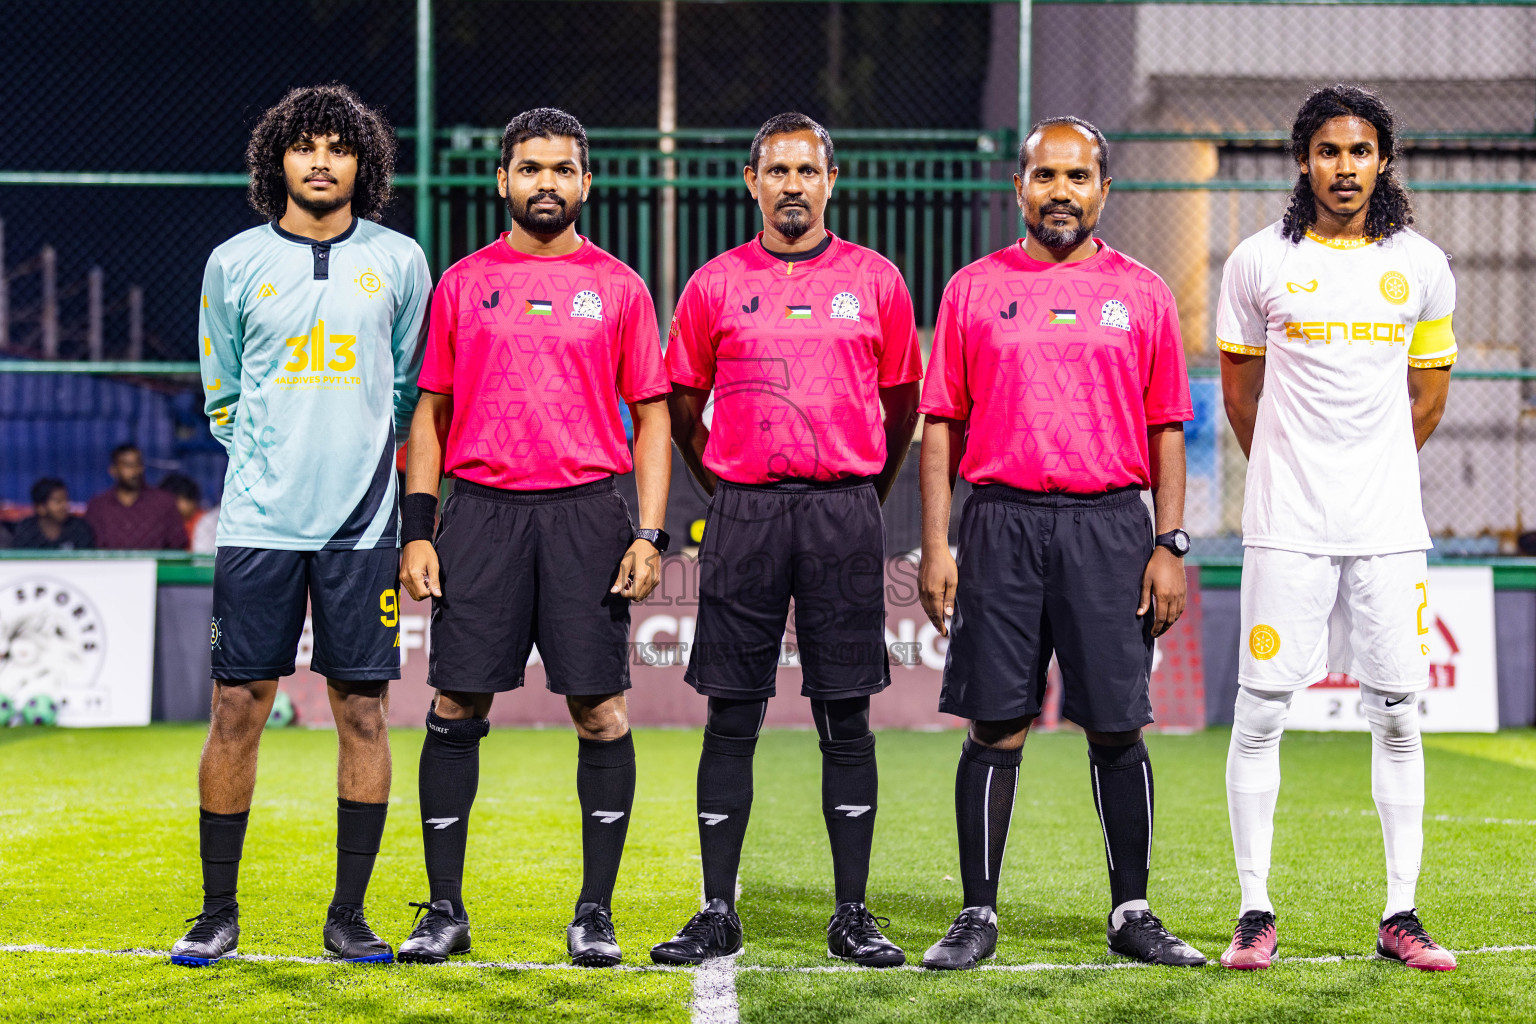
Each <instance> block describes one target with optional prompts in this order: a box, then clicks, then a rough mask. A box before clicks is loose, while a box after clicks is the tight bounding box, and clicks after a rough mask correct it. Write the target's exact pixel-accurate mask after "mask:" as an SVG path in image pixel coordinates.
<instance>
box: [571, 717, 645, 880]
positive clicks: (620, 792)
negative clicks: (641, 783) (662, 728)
mask: <svg viewBox="0 0 1536 1024" xmlns="http://www.w3.org/2000/svg"><path fill="white" fill-rule="evenodd" d="M576 742H577V752H576V797H577V799H578V800H580V801H581V896H579V897H578V898H577V900H576V902H577V903H601V904H602V905H603V906H605V907H606V906H610V905H611V904H612V902H613V883H614V880H615V879H616V878H618V876H619V859H620V858H621V857H623V856H624V837H625V835H626V834H627V833H628V832H629V812H630V811H631V810H632V809H633V807H634V805H635V742H634V740H633V739H632V738H631V737H630V734H629V733H627V732H626V733H625V734H624V735H623V736H620V737H619V738H618V739H616V740H584V739H581V738H580V737H577V740H576Z"/></svg>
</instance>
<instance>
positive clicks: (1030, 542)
mask: <svg viewBox="0 0 1536 1024" xmlns="http://www.w3.org/2000/svg"><path fill="white" fill-rule="evenodd" d="M1108 165H1109V147H1108V144H1107V143H1106V142H1105V140H1104V136H1103V134H1102V133H1100V132H1099V130H1098V129H1097V128H1095V127H1094V126H1093V125H1091V124H1088V123H1087V122H1086V121H1082V120H1079V119H1078V118H1073V117H1063V118H1051V119H1049V120H1046V121H1042V122H1040V123H1039V124H1037V125H1036V126H1035V127H1034V128H1033V129H1032V130H1031V131H1030V133H1029V136H1028V137H1027V138H1026V139H1025V140H1024V144H1023V146H1021V147H1020V150H1019V173H1018V174H1016V175H1015V176H1014V179H1013V180H1014V187H1015V190H1016V192H1017V194H1018V202H1019V207H1020V209H1021V210H1023V212H1024V220H1025V224H1026V226H1027V227H1028V234H1027V236H1026V237H1025V238H1024V239H1022V240H1020V242H1019V243H1017V244H1015V245H1010V246H1009V247H1008V248H1006V249H1003V250H1001V251H999V252H995V253H993V254H992V255H990V256H987V257H985V258H983V259H980V260H978V261H976V262H975V263H972V264H971V265H970V266H968V267H966V268H964V269H963V270H961V271H960V272H959V273H958V274H956V275H955V276H954V278H953V279H952V280H951V281H950V283H949V286H948V287H947V288H946V289H945V292H944V299H943V302H942V303H941V304H940V309H939V319H938V325H937V328H936V331H935V334H934V341H933V355H932V356H931V358H930V359H929V363H928V376H927V383H926V384H925V385H924V388H923V399H922V405H921V408H922V411H923V413H924V414H925V415H926V416H927V420H926V425H925V426H924V428H923V454H922V466H921V470H920V472H921V478H922V492H923V555H922V566H921V569H920V573H921V593H922V601H923V607H924V609H925V610H926V611H927V613H928V617H929V618H930V619H932V620H933V623H934V625H935V626H936V627H937V628H938V629H939V631H940V633H941V634H944V635H947V636H949V650H948V653H947V655H946V658H945V663H944V685H943V689H942V691H941V695H940V698H939V710H941V711H944V712H947V713H949V714H952V715H958V716H960V717H962V718H967V719H970V721H971V726H970V734H969V736H968V737H967V738H966V740H965V743H964V745H963V747H962V748H961V752H960V767H959V770H958V772H957V773H956V776H955V818H956V824H957V826H958V831H959V837H960V877H961V881H962V883H963V886H964V900H965V906H964V909H962V910H961V912H960V915H959V916H958V917H956V918H955V922H954V924H953V925H952V926H951V927H950V929H949V932H948V933H947V934H946V935H945V936H944V937H943V938H942V939H940V940H939V941H938V942H937V943H935V944H934V946H933V947H932V948H931V949H929V950H928V953H927V955H926V956H925V957H924V958H923V966H925V967H930V968H936V969H946V970H957V969H965V968H970V967H975V966H976V963H977V961H978V960H981V959H983V958H985V957H989V956H991V955H992V953H993V952H994V950H995V949H996V947H997V910H996V908H997V887H998V874H999V872H1000V871H1001V869H1002V864H1003V851H1004V849H1005V848H1006V846H1007V842H1008V823H1009V818H1010V817H1011V815H1012V813H1013V802H1014V794H1015V792H1016V791H1017V788H1018V781H1019V763H1020V760H1021V753H1022V750H1023V746H1024V738H1025V736H1026V734H1027V733H1028V732H1029V726H1030V723H1031V722H1033V721H1034V720H1035V717H1036V716H1037V715H1039V714H1040V706H1041V698H1042V697H1043V695H1044V693H1045V675H1046V668H1047V666H1048V665H1049V664H1050V661H1051V656H1052V655H1053V654H1054V655H1055V656H1056V658H1057V660H1058V662H1059V663H1060V665H1061V674H1062V682H1063V687H1064V692H1063V698H1062V714H1063V715H1064V716H1065V717H1066V718H1067V719H1069V720H1071V721H1073V722H1075V723H1077V724H1078V725H1080V726H1082V728H1083V729H1084V731H1085V732H1086V733H1087V734H1088V764H1089V771H1090V777H1091V781H1092V783H1093V796H1094V805H1095V807H1097V808H1098V812H1099V821H1100V823H1101V824H1102V826H1103V833H1104V852H1105V856H1106V858H1107V860H1108V863H1109V883H1110V893H1111V906H1112V907H1113V910H1112V911H1111V913H1110V916H1109V923H1108V938H1109V948H1110V950H1111V952H1115V953H1119V954H1121V955H1124V956H1129V957H1134V958H1135V959H1138V960H1144V961H1147V962H1149V963H1157V964H1170V965H1187V966H1197V965H1200V964H1203V963H1205V957H1203V956H1201V955H1200V953H1199V952H1198V951H1197V950H1195V949H1194V948H1192V947H1191V946H1189V945H1188V944H1186V943H1185V942H1183V941H1182V940H1180V939H1179V938H1178V937H1176V936H1174V935H1173V934H1171V933H1170V932H1169V931H1168V930H1167V929H1165V928H1164V927H1163V925H1162V922H1160V921H1159V920H1158V919H1157V916H1156V915H1155V914H1153V913H1152V910H1151V907H1150V906H1149V904H1148V903H1147V873H1148V869H1149V867H1150V864H1151V858H1152V765H1151V763H1150V761H1149V760H1148V758H1147V748H1146V745H1145V744H1144V743H1143V742H1142V738H1141V730H1142V727H1143V726H1145V725H1148V724H1150V723H1151V721H1152V704H1151V701H1150V699H1149V695H1148V688H1149V682H1150V676H1151V670H1152V644H1153V638H1154V637H1156V636H1158V635H1159V634H1161V633H1163V632H1164V631H1166V630H1167V629H1168V627H1169V626H1171V625H1172V624H1173V623H1174V622H1175V621H1176V620H1177V619H1178V617H1179V615H1180V614H1182V613H1183V611H1184V563H1183V556H1184V554H1185V553H1186V552H1187V551H1188V550H1189V538H1188V536H1187V535H1186V534H1185V533H1184V531H1183V530H1181V529H1180V528H1179V527H1180V526H1181V524H1182V523H1183V518H1184V421H1185V420H1188V419H1190V418H1192V415H1193V413H1192V410H1191V407H1190V400H1189V380H1188V376H1187V375H1186V373H1185V369H1184V350H1183V346H1182V344H1181V342H1180V339H1179V321H1178V312H1177V310H1176V309H1175V308H1174V302H1173V296H1172V294H1170V293H1169V291H1168V287H1167V286H1166V285H1165V284H1163V282H1162V280H1161V279H1160V278H1158V276H1157V275H1156V274H1154V273H1152V271H1150V270H1148V269H1147V268H1146V267H1144V266H1142V265H1141V264H1140V263H1137V262H1136V261H1135V260H1133V259H1131V258H1130V257H1128V256H1125V255H1123V254H1121V253H1118V252H1116V251H1115V250H1113V249H1111V248H1110V247H1109V246H1107V245H1105V244H1104V243H1103V242H1101V241H1099V240H1098V239H1096V238H1095V237H1094V227H1095V226H1096V225H1097V223H1098V220H1099V213H1100V212H1101V211H1102V210H1103V207H1104V202H1105V200H1106V199H1107V198H1108V196H1109V184H1110V178H1109V167H1108ZM957 471H958V472H959V474H960V475H962V476H964V477H965V479H966V480H968V481H970V483H971V485H972V487H973V488H974V489H973V490H972V492H971V496H970V498H969V499H968V500H967V501H966V504H965V510H964V512H963V513H962V514H961V519H960V547H959V558H958V562H957V560H956V558H955V556H953V555H951V553H950V550H949V538H948V534H949V515H950V501H951V497H952V490H953V487H954V480H955V474H956V472H957ZM1147 488H1150V489H1151V490H1152V494H1153V498H1154V504H1155V506H1156V510H1157V525H1156V528H1155V529H1154V527H1153V524H1152V523H1151V522H1150V521H1149V518H1148V516H1147V511H1146V507H1145V506H1144V505H1143V504H1142V501H1141V491H1143V490H1145V489H1147ZM946 621H947V622H948V628H947V631H946Z"/></svg>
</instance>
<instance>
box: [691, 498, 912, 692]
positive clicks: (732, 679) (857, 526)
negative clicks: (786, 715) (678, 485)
mask: <svg viewBox="0 0 1536 1024" xmlns="http://www.w3.org/2000/svg"><path fill="white" fill-rule="evenodd" d="M790 598H794V602H795V621H794V626H793V628H792V630H791V631H790V633H789V634H788V635H786V633H785V626H786V623H787V620H788V616H789V602H790ZM781 642H787V643H790V644H793V645H794V646H795V649H796V650H797V651H798V653H799V656H800V668H801V679H802V685H801V687H800V692H801V693H802V694H804V695H805V696H807V697H814V698H816V699H817V700H840V699H842V698H845V697H862V696H866V695H868V694H872V693H879V692H880V691H881V690H883V689H885V688H886V687H887V686H889V685H891V666H890V659H889V657H888V655H887V653H886V648H885V520H884V519H883V518H881V514H880V500H879V498H878V497H876V495H875V485H874V483H873V482H872V481H871V480H869V479H868V478H867V477H859V478H856V479H849V480H836V481H831V482H822V481H813V480H781V481H779V482H777V483H772V484H753V485H747V484H733V483H730V482H728V481H725V480H722V481H720V485H719V487H718V488H716V490H715V496H714V498H713V500H711V501H710V504H709V512H708V515H707V516H706V518H705V527H704V543H703V544H702V545H701V546H700V548H699V621H698V626H697V629H696V630H695V632H694V640H693V649H692V651H691V652H690V655H689V659H688V672H687V674H686V675H685V676H684V678H685V679H686V680H687V681H688V683H689V684H690V685H691V686H692V687H693V688H694V689H695V690H697V691H699V692H700V693H702V694H705V695H707V696H710V697H728V698H733V699H736V700H766V699H768V698H769V697H772V696H773V694H774V691H775V688H776V687H775V684H774V679H775V676H776V675H777V673H778V667H779V658H780V645H781Z"/></svg>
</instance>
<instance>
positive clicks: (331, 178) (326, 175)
mask: <svg viewBox="0 0 1536 1024" xmlns="http://www.w3.org/2000/svg"><path fill="white" fill-rule="evenodd" d="M316 178H320V179H322V180H324V181H328V182H330V183H331V184H332V185H334V184H336V176H335V175H334V174H331V173H330V172H329V171H311V172H310V173H309V174H306V175H304V180H305V181H313V180H315V179H316Z"/></svg>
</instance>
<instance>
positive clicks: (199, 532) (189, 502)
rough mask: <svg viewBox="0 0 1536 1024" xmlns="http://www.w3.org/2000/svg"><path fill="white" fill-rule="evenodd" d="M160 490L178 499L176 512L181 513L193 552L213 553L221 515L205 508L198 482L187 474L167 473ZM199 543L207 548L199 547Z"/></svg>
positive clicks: (162, 479) (161, 481) (161, 482)
mask: <svg viewBox="0 0 1536 1024" xmlns="http://www.w3.org/2000/svg"><path fill="white" fill-rule="evenodd" d="M160 489H161V490H162V491H165V492H166V493H167V494H169V495H170V496H171V497H173V498H175V499H176V511H177V512H180V513H181V524H182V525H183V526H184V527H186V529H187V537H188V538H190V540H191V550H193V551H199V552H206V553H212V551H213V534H214V527H215V526H217V525H218V522H219V514H218V512H217V511H215V510H205V509H204V508H203V504H202V502H203V489H202V488H201V487H199V486H197V481H196V480H193V479H192V478H191V477H189V476H187V475H186V474H185V473H167V474H166V475H165V476H164V477H162V478H161V480H160ZM199 542H203V543H206V545H207V546H206V547H199V546H198V545H199Z"/></svg>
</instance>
